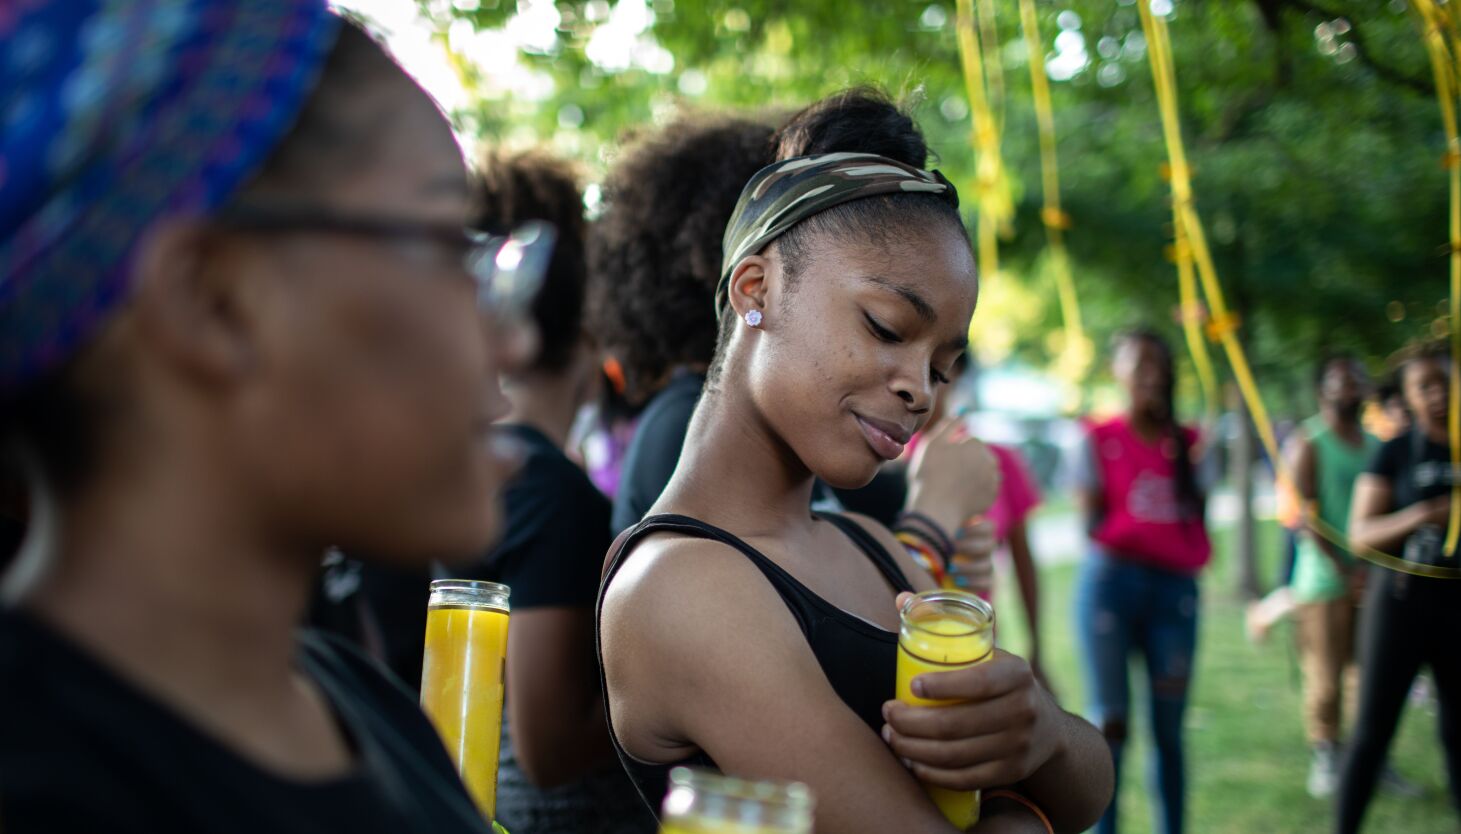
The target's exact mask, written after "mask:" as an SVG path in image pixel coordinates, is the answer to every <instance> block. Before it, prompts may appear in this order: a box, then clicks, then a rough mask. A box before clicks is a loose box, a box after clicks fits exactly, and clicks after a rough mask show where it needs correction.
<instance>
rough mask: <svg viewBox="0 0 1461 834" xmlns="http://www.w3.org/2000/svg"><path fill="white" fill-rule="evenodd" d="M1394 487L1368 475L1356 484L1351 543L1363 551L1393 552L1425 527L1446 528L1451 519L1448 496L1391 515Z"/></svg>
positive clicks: (1378, 476)
mask: <svg viewBox="0 0 1461 834" xmlns="http://www.w3.org/2000/svg"><path fill="white" fill-rule="evenodd" d="M1391 501H1392V492H1391V484H1390V480H1389V479H1388V478H1384V477H1382V476H1380V475H1374V474H1370V473H1366V474H1364V475H1361V476H1360V477H1359V479H1358V480H1356V481H1355V482H1354V500H1353V502H1352V503H1351V505H1350V511H1349V538H1350V541H1352V542H1354V543H1355V544H1357V545H1359V546H1361V547H1369V548H1373V549H1375V550H1391V549H1393V548H1396V547H1399V546H1400V545H1401V544H1403V543H1404V542H1405V539H1406V537H1407V536H1409V535H1410V534H1411V533H1414V532H1415V531H1416V529H1417V528H1419V527H1421V526H1422V525H1425V524H1435V525H1438V526H1444V525H1445V524H1446V522H1447V521H1448V519H1449V518H1450V499H1449V498H1447V497H1446V496H1441V497H1439V498H1432V499H1431V500H1429V501H1421V502H1420V503H1418V504H1411V505H1410V506H1409V507H1406V508H1405V509H1403V510H1395V511H1394V512H1391V511H1390V507H1391Z"/></svg>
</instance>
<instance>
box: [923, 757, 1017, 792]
mask: <svg viewBox="0 0 1461 834" xmlns="http://www.w3.org/2000/svg"><path fill="white" fill-rule="evenodd" d="M909 770H911V771H912V772H913V776H914V777H915V778H917V779H918V781H920V782H923V783H924V784H926V785H934V786H936V787H940V788H948V789H949V790H953V791H979V790H988V789H990V788H997V787H1002V786H1004V785H1013V784H1015V783H1016V782H1019V781H1020V780H1021V779H1024V778H1025V777H1026V776H1028V775H1029V774H1024V775H1021V774H1020V768H1019V765H1018V763H1016V762H988V763H985V764H981V765H977V766H975V767H968V768H956V769H949V768H942V767H929V766H928V765H925V764H920V763H918V762H912V763H911V764H910V766H909Z"/></svg>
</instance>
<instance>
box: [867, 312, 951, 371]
mask: <svg viewBox="0 0 1461 834" xmlns="http://www.w3.org/2000/svg"><path fill="white" fill-rule="evenodd" d="M862 315H863V318H865V319H867V326H868V329H869V330H871V331H872V333H873V335H874V336H876V337H877V338H878V339H879V340H880V341H884V342H887V343H888V344H892V345H896V344H901V343H902V342H903V337H902V336H899V335H898V334H897V333H894V332H893V331H891V330H889V329H888V328H886V327H884V326H882V325H881V324H878V320H877V319H875V318H873V317H872V316H870V315H868V314H867V313H863V314H862ZM929 370H930V372H931V373H932V374H933V381H934V382H935V383H937V384H939V385H948V384H949V378H948V377H946V376H944V375H943V374H942V373H940V372H939V371H938V370H936V369H933V368H930V369H929Z"/></svg>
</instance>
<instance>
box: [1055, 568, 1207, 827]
mask: <svg viewBox="0 0 1461 834" xmlns="http://www.w3.org/2000/svg"><path fill="white" fill-rule="evenodd" d="M1197 603H1198V599H1197V580H1196V578H1195V577H1193V576H1191V575H1187V574H1180V573H1174V572H1171V571H1167V570H1162V569H1161V568H1157V567H1152V566H1149V565H1143V564H1140V563H1138V562H1133V561H1130V560H1126V559H1120V558H1116V557H1113V556H1111V555H1109V554H1108V553H1106V552H1104V551H1102V550H1101V549H1100V548H1097V547H1093V548H1092V549H1091V551H1090V552H1089V553H1088V555H1087V558H1086V561H1085V564H1084V565H1083V566H1082V568H1081V575H1080V581H1079V584H1078V586H1077V589H1076V600H1075V607H1076V628H1077V630H1078V632H1079V634H1078V639H1079V643H1080V647H1081V655H1082V658H1081V659H1082V663H1083V665H1084V667H1085V676H1086V688H1087V692H1088V693H1089V696H1088V697H1089V701H1090V706H1089V711H1090V716H1091V720H1092V721H1093V722H1094V723H1095V724H1096V726H1097V727H1099V728H1101V731H1102V733H1103V734H1104V735H1105V736H1106V741H1107V743H1108V744H1110V745H1111V757H1112V759H1113V760H1114V761H1115V765H1116V780H1117V786H1118V788H1119V786H1120V784H1121V753H1122V749H1123V748H1124V747H1125V743H1126V737H1127V727H1128V726H1129V723H1128V720H1127V716H1128V714H1129V711H1130V710H1129V704H1130V700H1131V691H1130V681H1129V666H1130V661H1131V657H1132V655H1133V654H1140V655H1141V657H1142V659H1143V662H1144V665H1145V667H1146V679H1147V695H1148V703H1149V705H1150V708H1151V727H1152V736H1153V744H1152V759H1151V765H1150V776H1149V779H1150V783H1151V784H1154V785H1155V786H1156V787H1157V790H1156V809H1155V811H1156V813H1155V814H1154V817H1155V819H1156V826H1155V828H1156V830H1157V831H1159V832H1162V834H1180V832H1181V831H1182V822H1183V804H1184V797H1185V792H1186V785H1185V782H1186V773H1185V766H1184V763H1183V758H1182V715H1183V712H1184V711H1185V710H1186V708H1187V691H1188V683H1189V681H1190V680H1191V677H1192V668H1193V656H1194V654H1195V652H1196V649H1197V608H1198V605H1197ZM1118 792H1119V791H1118ZM1116 830H1117V829H1116V799H1115V798H1113V799H1112V800H1111V807H1109V808H1107V809H1106V813H1105V815H1104V816H1102V817H1101V821H1100V823H1098V824H1097V826H1096V831H1097V832H1098V834H1114V832H1115V831H1116Z"/></svg>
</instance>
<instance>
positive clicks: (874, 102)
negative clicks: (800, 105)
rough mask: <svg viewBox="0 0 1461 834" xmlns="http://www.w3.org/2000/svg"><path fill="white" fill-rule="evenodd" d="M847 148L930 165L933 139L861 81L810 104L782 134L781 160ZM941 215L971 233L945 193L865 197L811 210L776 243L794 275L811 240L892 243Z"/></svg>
mask: <svg viewBox="0 0 1461 834" xmlns="http://www.w3.org/2000/svg"><path fill="white" fill-rule="evenodd" d="M843 152H851V153H871V154H877V155H879V156H885V157H888V158H889V159H894V160H897V161H899V162H902V163H903V164H905V165H911V166H913V167H914V168H923V167H924V166H925V165H927V164H928V158H929V149H928V143H927V142H926V141H925V140H924V138H923V131H921V130H919V128H918V123H917V122H915V121H914V120H913V116H912V115H910V114H909V112H908V111H907V110H905V109H904V108H902V107H900V106H899V105H898V103H897V102H895V101H893V99H892V98H891V97H889V96H888V94H887V93H885V92H883V91H882V90H879V89H877V88H875V87H854V88H852V89H849V90H843V91H842V92H840V93H834V94H832V95H830V96H828V97H826V98H824V99H822V100H821V101H818V102H815V103H813V104H811V105H808V106H807V107H806V108H804V109H803V110H801V111H800V112H798V113H796V114H795V115H793V116H792V117H791V119H790V120H788V121H787V123H786V124H785V125H784V126H783V127H782V128H781V130H780V131H778V132H777V134H776V158H777V159H791V158H792V157H797V156H810V155H813V154H824V153H843ZM939 222H942V223H946V224H952V226H953V227H956V228H957V229H958V230H959V232H960V234H961V235H963V233H964V223H963V219H962V218H961V217H960V216H959V210H958V209H957V208H955V207H954V205H953V204H952V203H951V202H949V201H948V200H947V199H945V198H944V197H943V196H941V195H935V194H927V193H907V194H887V195H879V196H876V197H864V198H862V199H860V200H853V201H851V202H847V203H842V204H841V205H837V206H833V207H832V208H830V209H828V210H826V211H824V212H820V213H818V214H814V215H812V216H811V217H809V218H807V219H806V220H803V221H802V222H800V223H798V224H796V225H795V226H793V227H791V228H790V229H789V230H787V232H786V234H784V235H782V236H781V237H779V238H777V239H776V241H775V243H774V244H773V245H774V246H776V251H777V253H778V254H780V255H781V258H782V264H783V269H784V270H785V273H786V276H787V280H788V282H791V281H794V280H795V276H796V275H797V274H798V273H800V272H801V270H802V268H803V265H804V264H805V263H806V258H807V253H808V251H809V247H810V241H811V240H812V239H814V238H816V237H818V236H820V235H831V236H833V238H834V239H837V240H856V241H860V242H864V243H867V242H871V243H876V244H888V243H891V242H892V241H894V240H895V239H896V238H897V236H898V235H899V233H901V232H904V231H906V230H907V229H908V227H909V226H910V225H923V226H927V225H932V224H933V223H939ZM967 239H968V238H967V236H965V240H967Z"/></svg>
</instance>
